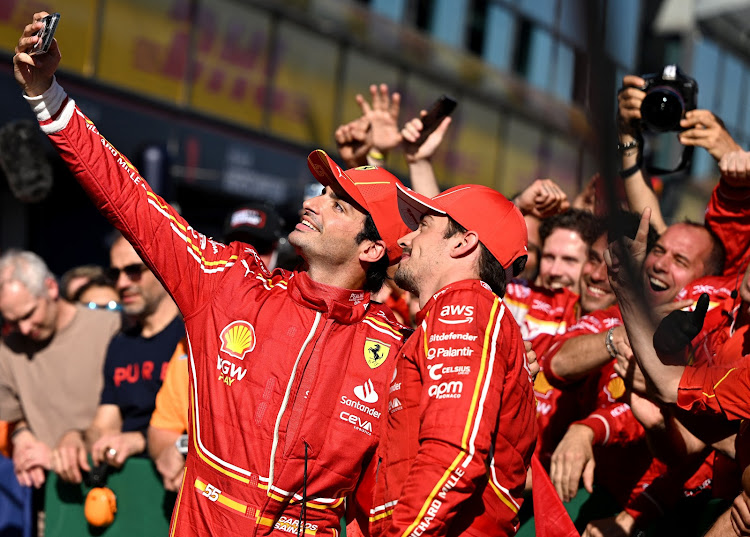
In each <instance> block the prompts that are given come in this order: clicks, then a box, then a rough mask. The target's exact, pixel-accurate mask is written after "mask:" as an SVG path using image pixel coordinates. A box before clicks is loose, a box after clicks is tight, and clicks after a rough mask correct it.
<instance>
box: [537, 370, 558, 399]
mask: <svg viewBox="0 0 750 537" xmlns="http://www.w3.org/2000/svg"><path fill="white" fill-rule="evenodd" d="M553 389H554V388H553V387H552V385H551V384H550V383H549V381H548V380H547V377H545V376H544V371H540V372H539V373H538V374H537V376H536V379H534V392H536V394H537V395H541V396H546V395H547V393H549V392H550V391H552V390H553Z"/></svg>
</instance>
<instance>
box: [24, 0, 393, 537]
mask: <svg viewBox="0 0 750 537" xmlns="http://www.w3.org/2000/svg"><path fill="white" fill-rule="evenodd" d="M44 15H46V13H44V12H42V13H37V14H35V15H34V22H33V23H32V24H29V25H28V26H27V27H26V28H25V29H24V32H23V35H22V37H21V39H20V40H19V42H18V46H17V51H18V54H16V56H15V59H14V63H15V69H16V76H17V81H18V82H19V84H20V85H21V86H22V87H23V89H24V92H25V94H26V97H27V98H29V99H30V102H31V103H32V106H33V108H34V109H35V110H36V114H37V119H39V121H40V122H41V124H42V129H43V130H44V131H45V132H46V133H47V134H48V135H49V137H50V140H51V142H52V144H53V145H54V146H55V147H56V148H57V150H58V151H59V152H60V154H61V156H62V158H63V160H64V161H65V162H66V163H67V164H68V166H69V167H70V169H71V170H72V172H73V174H74V175H75V176H76V178H77V180H78V181H79V182H80V184H81V186H82V187H83V189H84V190H85V191H86V192H87V194H88V195H89V196H90V197H91V198H92V200H93V201H94V203H95V204H96V206H97V207H98V208H99V209H100V210H101V211H102V213H103V214H104V215H105V216H106V217H107V218H108V219H109V221H110V222H111V223H112V224H113V225H115V227H117V228H118V229H119V230H120V231H121V232H122V233H123V235H124V236H125V237H126V238H127V240H128V241H129V242H130V243H131V244H133V245H134V247H135V249H136V251H137V252H138V254H139V255H140V257H141V258H142V259H143V261H144V263H146V265H147V266H149V268H151V269H152V270H153V271H154V274H156V275H157V276H158V278H159V279H160V281H162V282H163V284H164V286H165V287H166V288H167V290H168V292H169V293H170V294H171V295H172V297H173V298H174V300H175V302H176V303H177V305H178V306H179V307H180V310H181V311H182V314H183V317H184V319H185V323H186V327H187V334H188V337H187V340H188V360H189V374H190V414H189V425H190V429H189V451H188V454H187V459H186V461H185V466H186V469H185V477H184V480H183V485H182V489H181V492H180V496H179V500H178V505H177V506H176V508H175V511H174V514H173V517H172V526H171V533H172V534H173V535H177V534H178V535H191V536H192V535H199V536H210V535H257V534H263V535H269V534H275V535H288V534H290V533H291V534H297V535H299V534H304V535H338V534H339V531H340V520H341V517H342V515H343V514H344V508H345V499H346V497H347V496H349V495H350V494H351V493H352V492H353V491H354V489H355V487H356V486H357V484H358V481H359V477H360V475H361V473H362V468H363V465H364V464H365V463H366V461H367V460H368V459H369V458H371V456H372V455H373V454H374V451H375V448H376V446H377V443H378V438H379V429H380V417H381V416H382V415H383V412H385V407H384V406H383V405H384V402H385V400H386V399H387V394H388V382H389V381H390V377H391V375H392V374H393V367H392V364H393V360H394V357H395V355H396V354H397V353H398V351H399V349H400V347H401V345H402V341H403V334H402V333H401V330H400V329H401V328H402V327H400V325H398V324H397V323H395V321H393V320H392V319H393V316H392V313H391V312H390V311H389V310H388V309H387V308H385V307H384V306H382V305H380V304H377V303H375V302H371V301H370V292H371V291H378V290H379V289H380V287H381V286H382V284H383V281H384V279H385V276H386V270H387V268H388V265H389V264H392V263H395V262H396V261H398V259H399V258H400V256H401V249H400V247H399V246H398V238H400V237H401V236H402V235H404V234H405V232H406V227H405V226H404V224H403V222H402V221H401V219H400V217H399V215H398V207H397V203H396V193H395V189H396V187H395V185H396V183H397V182H398V181H397V179H396V178H395V177H394V176H393V175H391V174H390V173H388V172H386V171H385V170H382V169H380V168H377V167H363V168H357V169H354V170H347V171H346V172H345V171H344V170H342V169H341V168H340V167H339V166H338V165H337V164H336V163H335V162H333V160H331V159H330V158H328V156H327V155H326V154H325V153H324V152H323V151H314V152H313V153H311V154H310V156H309V157H308V167H309V168H310V171H311V173H312V174H313V176H314V177H315V178H316V179H317V180H318V181H319V182H320V183H321V184H322V185H323V187H324V188H323V192H322V193H321V195H319V196H316V197H314V198H311V199H309V200H307V201H305V202H304V205H303V209H304V210H303V214H302V216H301V221H300V222H299V223H298V224H297V226H296V227H295V229H294V231H292V233H291V234H290V235H289V242H290V243H291V244H292V245H294V247H295V248H296V249H297V251H298V252H299V253H300V255H302V257H303V258H304V259H305V261H306V263H307V266H308V270H306V271H299V272H290V271H286V270H283V269H275V270H274V271H273V272H270V271H269V270H268V269H267V268H266V266H265V265H264V264H263V262H262V261H260V258H259V255H258V253H257V251H256V250H255V249H254V248H253V247H252V246H251V245H248V244H244V243H241V242H233V243H230V244H229V245H225V244H222V243H219V242H216V241H214V240H212V239H210V238H208V237H206V236H205V235H202V234H200V233H198V232H197V231H195V230H194V229H193V228H192V227H191V226H190V225H189V224H188V223H187V222H186V221H185V220H184V219H183V218H182V217H181V216H180V215H179V214H178V213H177V212H176V211H175V210H174V209H173V208H172V207H170V206H169V205H168V204H167V203H166V202H165V201H164V200H163V199H162V198H160V197H159V196H157V195H156V194H155V193H154V192H153V191H152V190H151V188H150V187H149V185H148V184H147V183H146V182H145V181H144V180H143V178H142V177H141V176H140V175H139V174H138V171H137V170H136V169H135V168H134V167H133V166H132V165H131V164H130V162H129V161H128V160H127V159H126V158H125V157H124V156H122V155H121V154H120V153H119V152H118V151H117V150H116V149H115V148H114V147H113V146H112V145H111V144H110V143H109V142H108V141H107V140H106V139H105V138H103V137H102V136H101V134H99V132H98V130H97V128H96V127H95V126H94V124H93V123H92V122H91V121H90V120H89V119H88V118H86V117H85V116H84V115H83V112H81V111H80V109H78V108H77V107H76V105H75V103H74V101H73V100H71V99H69V98H68V97H67V95H66V94H65V92H64V90H63V89H62V88H61V87H60V86H59V85H58V84H57V83H56V82H55V81H54V79H53V74H54V72H55V70H56V69H57V66H58V64H59V60H60V51H59V49H58V47H57V44H56V43H53V44H52V47H51V49H50V52H48V53H46V54H42V55H35V56H33V57H32V56H29V55H28V53H27V52H28V51H29V49H30V47H31V46H33V44H34V43H36V41H37V40H38V38H37V37H36V36H34V35H33V34H34V32H35V31H36V30H38V29H39V27H40V26H41V23H40V22H39V21H40V19H41V18H42V17H43V16H44Z"/></svg>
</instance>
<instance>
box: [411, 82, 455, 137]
mask: <svg viewBox="0 0 750 537" xmlns="http://www.w3.org/2000/svg"><path fill="white" fill-rule="evenodd" d="M457 105H458V103H457V102H456V100H455V99H453V98H452V97H450V96H448V95H445V94H444V95H441V96H440V97H438V99H437V100H436V101H435V102H434V103H432V106H430V108H429V109H428V110H427V114H426V115H425V116H424V117H422V118H421V119H422V133H421V134H420V135H419V138H418V139H417V141H416V142H414V145H417V146H419V145H422V144H423V143H424V141H425V140H426V139H427V137H428V136H429V135H430V134H432V133H433V132H435V129H437V128H438V126H439V125H440V123H442V121H443V120H444V119H445V118H446V117H448V116H449V115H451V114H452V113H453V110H455V109H456V106H457Z"/></svg>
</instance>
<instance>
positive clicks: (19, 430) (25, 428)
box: [10, 425, 31, 440]
mask: <svg viewBox="0 0 750 537" xmlns="http://www.w3.org/2000/svg"><path fill="white" fill-rule="evenodd" d="M24 431H31V429H29V427H28V426H26V425H21V426H20V427H16V428H15V429H13V432H12V433H10V439H11V440H13V439H14V438H15V437H16V435H18V434H21V433H22V432H24Z"/></svg>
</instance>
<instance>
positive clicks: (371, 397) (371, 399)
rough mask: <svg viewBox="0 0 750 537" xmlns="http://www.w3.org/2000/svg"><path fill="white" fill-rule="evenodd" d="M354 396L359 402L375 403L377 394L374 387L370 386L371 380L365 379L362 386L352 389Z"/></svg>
mask: <svg viewBox="0 0 750 537" xmlns="http://www.w3.org/2000/svg"><path fill="white" fill-rule="evenodd" d="M354 395H356V396H357V397H358V398H359V400H360V401H362V402H364V403H371V404H372V403H377V402H378V393H377V392H376V391H375V386H373V385H372V380H371V379H367V382H365V383H364V384H363V385H362V386H355V387H354Z"/></svg>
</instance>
